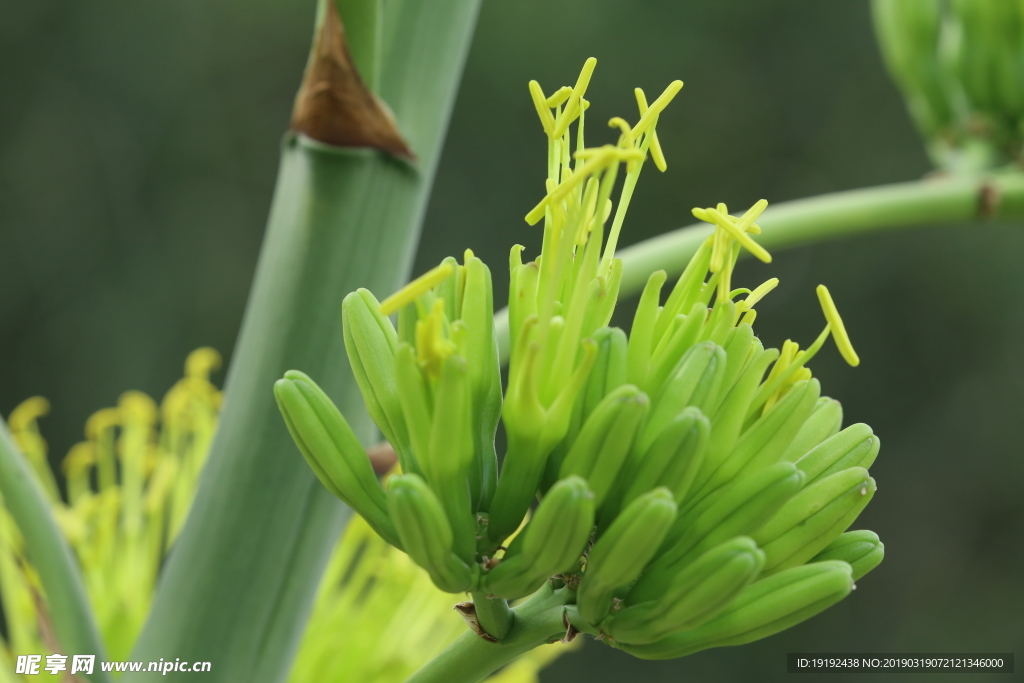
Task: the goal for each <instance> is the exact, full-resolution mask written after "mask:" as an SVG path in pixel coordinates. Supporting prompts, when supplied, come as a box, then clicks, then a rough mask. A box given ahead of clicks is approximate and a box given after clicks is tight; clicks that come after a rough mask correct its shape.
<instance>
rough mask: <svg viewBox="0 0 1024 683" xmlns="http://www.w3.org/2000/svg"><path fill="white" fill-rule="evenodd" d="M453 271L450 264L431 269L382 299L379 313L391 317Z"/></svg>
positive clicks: (445, 278)
mask: <svg viewBox="0 0 1024 683" xmlns="http://www.w3.org/2000/svg"><path fill="white" fill-rule="evenodd" d="M454 270H455V268H454V267H453V266H452V265H451V264H450V263H442V264H441V265H439V266H437V267H435V268H431V269H430V270H428V271H427V272H425V273H423V275H420V276H419V277H418V278H416V279H415V280H413V281H412V282H410V283H409V284H407V285H406V286H405V287H402V288H401V289H400V290H398V291H397V292H395V293H394V294H392V295H391V296H389V297H388V298H387V299H384V301H383V302H382V303H381V305H380V312H381V313H383V314H384V315H391V314H392V313H394V312H396V311H397V310H399V309H400V308H404V307H405V306H408V305H409V304H411V303H412V302H413V301H415V300H416V299H418V298H420V297H421V296H423V295H424V294H426V293H427V292H429V291H430V290H431V289H433V288H434V287H436V286H437V285H439V284H441V283H442V282H444V281H445V280H447V279H448V276H449V275H451V274H452V272H453V271H454Z"/></svg>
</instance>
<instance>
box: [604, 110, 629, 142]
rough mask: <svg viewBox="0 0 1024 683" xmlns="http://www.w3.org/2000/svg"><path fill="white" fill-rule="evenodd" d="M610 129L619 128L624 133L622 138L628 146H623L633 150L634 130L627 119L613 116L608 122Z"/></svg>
mask: <svg viewBox="0 0 1024 683" xmlns="http://www.w3.org/2000/svg"><path fill="white" fill-rule="evenodd" d="M608 127H609V128H618V129H619V130H621V131H622V137H623V138H624V139H625V142H626V144H624V145H622V147H625V148H626V149H632V148H633V129H632V128H630V127H629V123H628V122H627V121H626V119H624V118H622V117H621V116H613V117H612V118H611V119H609V120H608ZM620 144H621V143H620Z"/></svg>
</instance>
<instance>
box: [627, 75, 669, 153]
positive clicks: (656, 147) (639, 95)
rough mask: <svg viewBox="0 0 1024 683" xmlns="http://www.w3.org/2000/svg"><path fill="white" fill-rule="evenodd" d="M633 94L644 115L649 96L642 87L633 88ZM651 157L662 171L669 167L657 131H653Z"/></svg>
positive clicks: (641, 113)
mask: <svg viewBox="0 0 1024 683" xmlns="http://www.w3.org/2000/svg"><path fill="white" fill-rule="evenodd" d="M633 94H634V95H636V104H637V107H639V108H640V116H641V117H642V116H643V115H644V114H646V113H647V110H648V109H649V107H648V106H647V96H646V95H644V91H643V90H641V89H640V88H636V89H634V90H633ZM651 158H652V159H653V160H654V165H655V166H656V167H657V168H658V170H659V171H661V172H662V173H664V172H665V170H666V169H668V162H667V161H665V153H664V152H663V151H662V149H661V142H660V141H659V140H658V133H657V131H654V130H652V131H651Z"/></svg>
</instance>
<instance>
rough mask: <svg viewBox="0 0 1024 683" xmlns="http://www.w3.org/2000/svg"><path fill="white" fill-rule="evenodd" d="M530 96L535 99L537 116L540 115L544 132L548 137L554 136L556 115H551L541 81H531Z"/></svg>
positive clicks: (534, 104)
mask: <svg viewBox="0 0 1024 683" xmlns="http://www.w3.org/2000/svg"><path fill="white" fill-rule="evenodd" d="M530 97H531V98H532V99H533V106H534V107H536V108H537V116H539V117H540V124H541V125H542V126H543V127H544V132H545V133H547V134H548V137H554V136H553V135H552V134H551V133H552V131H553V130H554V128H555V117H554V116H552V115H551V109H550V108H549V107H548V104H547V98H545V97H544V91H543V90H541V89H540V83H538V82H537V81H530Z"/></svg>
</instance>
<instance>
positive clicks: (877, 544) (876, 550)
mask: <svg viewBox="0 0 1024 683" xmlns="http://www.w3.org/2000/svg"><path fill="white" fill-rule="evenodd" d="M884 556H885V546H884V545H883V544H882V542H881V541H880V540H878V534H876V533H875V532H874V531H867V530H864V531H847V532H846V533H845V534H842V535H841V536H840V537H839V538H837V539H836V540H834V541H832V542H831V543H829V544H828V546H827V547H826V548H825V549H824V550H822V551H821V552H820V553H818V554H817V555H815V556H814V557H813V558H812V559H811V562H827V561H829V560H842V561H843V562H846V563H847V564H849V565H850V566H851V567H852V568H853V580H854V581H857V580H859V579H860V578H861V577H863V576H864V575H865V574H867V573H868V572H870V571H871V570H872V569H874V568H875V567H877V566H878V565H879V564H881V562H882V558H883V557H884Z"/></svg>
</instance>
